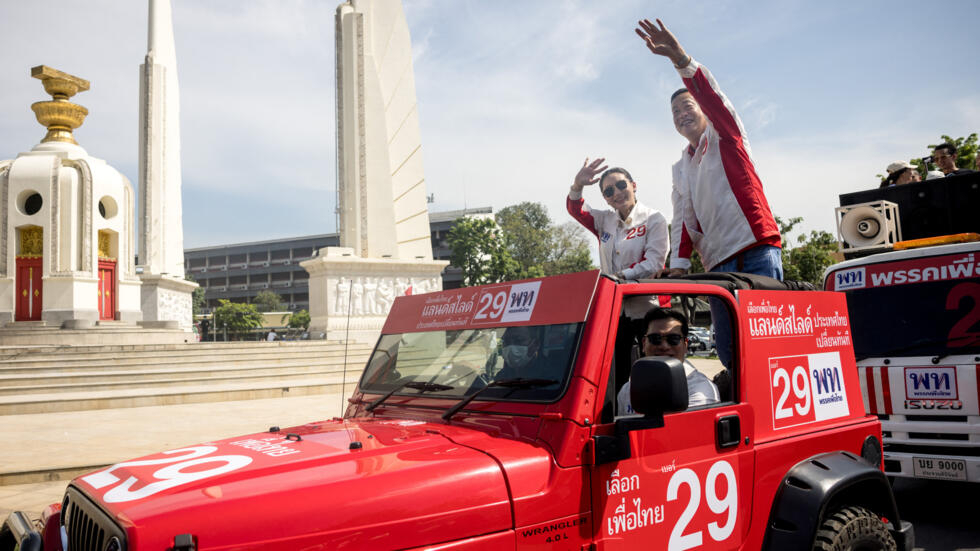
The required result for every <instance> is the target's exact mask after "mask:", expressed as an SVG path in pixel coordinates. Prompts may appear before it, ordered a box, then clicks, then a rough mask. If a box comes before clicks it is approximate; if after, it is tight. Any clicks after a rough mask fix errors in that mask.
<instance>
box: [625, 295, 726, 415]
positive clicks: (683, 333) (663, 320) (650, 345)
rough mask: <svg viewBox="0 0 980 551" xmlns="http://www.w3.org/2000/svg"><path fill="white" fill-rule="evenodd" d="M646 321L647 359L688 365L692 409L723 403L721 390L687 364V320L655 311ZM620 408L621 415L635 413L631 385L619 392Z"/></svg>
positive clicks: (645, 348)
mask: <svg viewBox="0 0 980 551" xmlns="http://www.w3.org/2000/svg"><path fill="white" fill-rule="evenodd" d="M643 321H644V322H645V323H646V334H644V335H643V342H642V348H643V355H644V356H669V357H671V358H677V359H678V360H680V362H681V363H682V364H684V373H685V374H686V375H687V400H688V401H687V405H688V407H693V406H703V405H706V404H715V403H717V402H718V401H719V400H720V398H719V394H718V387H716V386H715V384H714V383H712V382H711V380H709V379H708V377H706V376H705V375H704V374H703V373H701V372H700V371H698V370H697V369H696V368H695V367H694V366H693V365H692V364H691V362H689V361H687V334H688V331H689V327H688V323H687V317H686V316H685V315H684V314H682V313H680V312H678V311H676V310H666V309H663V308H654V309H653V310H650V311H649V312H647V315H646V317H644V318H643ZM617 404H619V405H618V406H617V410H618V412H619V413H618V414H619V415H632V414H633V413H634V411H633V407H632V406H631V405H630V383H629V381H626V384H625V385H623V388H621V389H620V390H619V394H618V395H617Z"/></svg>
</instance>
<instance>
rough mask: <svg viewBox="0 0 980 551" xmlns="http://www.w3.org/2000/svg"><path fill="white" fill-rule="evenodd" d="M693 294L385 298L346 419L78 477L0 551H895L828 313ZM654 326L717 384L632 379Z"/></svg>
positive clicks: (810, 301) (763, 282) (595, 290)
mask: <svg viewBox="0 0 980 551" xmlns="http://www.w3.org/2000/svg"><path fill="white" fill-rule="evenodd" d="M696 277H697V278H701V279H695V278H687V279H671V280H650V281H645V282H628V283H622V282H617V281H615V280H612V279H609V278H607V277H604V276H600V275H599V273H598V272H583V273H577V274H569V275H565V276H558V277H551V278H544V279H535V280H525V281H518V282H510V283H503V284H498V285H486V286H481V287H471V288H464V289H455V290H451V291H442V292H438V293H431V294H426V295H416V296H407V297H401V298H399V299H397V300H396V301H395V303H394V306H393V308H392V310H391V313H390V315H389V317H388V320H387V322H386V324H385V327H384V329H383V331H382V335H381V337H380V339H379V340H378V343H377V346H376V348H375V351H374V353H373V355H372V357H371V359H370V360H369V362H368V364H367V366H366V368H365V370H364V373H363V375H362V377H361V380H360V383H359V387H358V389H357V390H356V392H355V393H354V395H353V397H351V398H350V400H349V402H350V405H349V408H348V410H347V412H346V415H345V416H344V418H343V419H332V420H329V421H321V422H315V423H310V424H308V425H303V426H298V427H292V428H288V429H282V430H280V429H279V428H277V427H273V428H272V429H270V431H269V432H267V433H259V434H253V435H249V436H243V437H239V438H231V439H228V440H223V441H219V442H208V443H204V444H201V445H199V446H193V447H189V448H183V449H178V450H171V451H167V452H163V453H160V454H157V455H152V456H148V457H144V458H141V459H137V460H134V461H127V462H124V463H119V464H117V465H113V466H111V467H109V468H106V469H103V470H100V471H97V472H94V473H91V474H88V475H85V476H81V477H79V478H77V479H75V480H74V481H73V482H72V483H71V485H70V486H69V487H68V490H67V492H66V494H65V498H64V501H63V502H62V504H61V505H60V506H58V505H53V506H50V507H49V508H48V509H47V510H46V511H45V513H44V515H43V517H42V524H41V526H40V527H39V528H38V530H39V532H38V531H36V530H35V529H34V527H33V526H32V524H31V523H29V522H28V521H27V520H26V518H25V516H24V515H23V514H21V513H14V514H12V515H11V516H10V518H9V519H8V520H7V522H6V524H5V526H4V530H3V533H2V534H0V541H3V542H5V543H0V549H10V548H13V547H14V545H16V544H18V543H19V544H20V546H21V547H20V549H46V550H56V549H60V550H65V549H67V550H69V551H76V550H95V551H121V550H137V549H152V550H161V549H173V550H191V549H228V550H230V549H236V550H242V549H289V550H293V549H370V550H379V549H411V550H416V549H432V550H435V549H440V550H443V549H444V550H450V549H451V550H463V549H466V550H500V549H521V550H531V549H541V550H544V549H548V550H551V549H572V550H588V549H596V550H599V549H641V548H642V549H666V550H669V551H680V550H685V549H705V550H715V549H747V550H758V549H769V550H780V551H782V550H787V549H896V548H898V549H905V550H908V549H911V548H912V543H913V542H912V540H913V537H912V527H911V525H910V524H909V523H908V522H902V521H900V519H899V515H898V510H897V508H896V505H895V501H894V498H893V496H892V493H891V489H890V487H889V485H888V482H887V481H886V479H885V476H884V474H883V473H882V471H881V461H882V452H881V428H880V425H879V423H878V420H877V419H876V418H875V417H873V416H869V415H866V414H865V413H864V404H863V403H862V400H861V391H860V383H859V381H858V376H857V371H856V368H855V365H854V355H853V352H852V348H851V342H850V339H851V337H850V331H849V327H848V320H847V307H846V303H845V300H844V295H842V294H839V293H832V292H822V291H795V290H787V287H789V285H788V284H784V283H781V282H777V281H775V280H767V279H765V278H757V277H755V276H753V277H752V278H748V277H743V276H742V275H741V274H720V275H717V274H699V275H698V276H696ZM706 278H716V279H706ZM656 307H661V308H669V309H671V310H673V311H675V312H681V313H682V314H683V315H684V316H685V317H686V319H687V320H688V321H689V326H698V327H711V326H712V325H713V326H714V327H715V328H716V329H717V328H719V327H722V326H723V325H724V324H727V326H724V327H727V329H729V332H730V333H731V334H732V336H733V338H732V340H731V341H730V342H729V344H730V345H731V346H730V347H729V348H730V349H731V350H732V352H733V354H732V358H731V359H730V360H729V361H728V364H729V365H727V366H726V365H722V364H721V362H720V361H718V360H715V359H713V358H708V357H688V358H683V357H678V356H676V355H675V356H673V357H667V356H655V357H640V356H642V355H643V354H642V352H641V351H642V350H643V347H642V346H640V345H638V344H637V343H639V342H642V339H644V337H645V336H646V334H647V329H648V328H647V327H644V326H643V325H644V323H645V322H643V321H642V320H641V321H637V319H638V318H642V316H643V314H644V313H645V311H646V310H649V309H651V308H656ZM712 307H713V308H712ZM712 310H714V311H715V312H724V313H723V314H717V313H716V315H715V319H712V314H711V312H712ZM721 318H723V319H721ZM652 325H653V324H652V322H651V323H650V324H649V326H652ZM718 333H719V335H722V334H723V333H724V332H723V331H719V332H718ZM646 338H647V340H648V341H649V342H651V343H653V342H655V341H656V340H659V339H663V341H662V342H670V343H676V346H677V347H678V348H680V349H683V348H685V345H684V343H683V341H682V340H680V339H677V338H673V339H672V338H670V336H669V335H667V336H664V335H659V336H657V337H653V338H650V337H646ZM719 344H720V345H721V344H722V343H719ZM692 377H693V378H694V379H692ZM627 379H629V383H630V388H629V389H628V392H625V393H623V392H620V390H621V389H622V387H623V386H624V384H626V382H627ZM695 379H696V380H697V381H699V382H698V384H699V385H700V386H703V385H704V384H705V383H706V381H710V383H709V384H710V385H711V386H713V387H714V389H715V390H713V391H711V392H710V393H711V394H714V396H713V397H711V398H710V399H708V400H707V401H706V403H701V405H689V403H691V400H690V399H689V389H688V381H689V380H695ZM715 391H716V393H715ZM627 395H628V396H629V400H630V402H631V406H632V410H633V411H636V412H638V413H634V414H630V415H618V414H617V413H618V412H619V411H621V410H622V409H623V404H618V403H617V402H618V401H625V396H627ZM42 540H43V541H42Z"/></svg>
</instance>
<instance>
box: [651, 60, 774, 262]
mask: <svg viewBox="0 0 980 551" xmlns="http://www.w3.org/2000/svg"><path fill="white" fill-rule="evenodd" d="M678 73H680V75H681V77H682V78H683V79H684V84H685V85H686V86H687V89H688V91H690V92H691V95H692V96H693V97H694V99H695V100H696V101H697V102H698V105H699V106H700V107H701V111H702V112H703V113H704V115H705V117H707V119H708V126H707V129H706V130H705V131H704V134H703V135H702V136H701V141H700V143H698V147H697V149H694V148H692V147H691V146H690V145H689V146H688V147H686V148H684V151H683V152H682V153H681V159H680V160H679V161H677V163H676V164H674V171H673V172H674V174H673V177H674V188H673V192H672V193H671V200H672V202H673V204H674V219H673V221H672V222H671V243H672V244H673V252H672V254H671V257H670V267H671V268H690V266H691V261H690V258H691V251H692V248H693V249H696V250H697V251H698V252H699V253H700V254H701V262H702V263H703V264H704V267H705V269H706V270H711V269H712V268H714V267H715V266H717V265H718V264H721V263H722V262H724V261H725V260H728V259H729V258H731V257H732V256H734V255H736V254H737V253H740V252H742V251H744V250H747V249H750V248H752V247H754V246H756V245H773V246H776V247H779V246H780V238H779V226H777V225H776V220H775V218H774V217H773V215H772V210H771V209H770V208H769V203H768V201H766V196H765V193H764V192H763V190H762V182H761V181H760V180H759V176H758V175H757V174H756V172H755V165H754V163H753V161H752V155H751V150H750V148H749V142H748V138H746V136H745V129H744V128H743V127H742V121H741V120H739V118H738V115H736V114H735V108H734V107H733V106H732V104H731V102H729V101H728V98H727V97H725V95H724V94H723V93H722V92H721V89H719V88H718V83H717V82H716V81H715V79H714V77H713V76H711V73H710V72H708V69H707V68H705V67H704V66H703V65H701V64H699V63H698V62H696V61H694V60H693V59H692V60H691V62H690V63H689V64H688V65H687V66H686V67H684V68H682V69H678Z"/></svg>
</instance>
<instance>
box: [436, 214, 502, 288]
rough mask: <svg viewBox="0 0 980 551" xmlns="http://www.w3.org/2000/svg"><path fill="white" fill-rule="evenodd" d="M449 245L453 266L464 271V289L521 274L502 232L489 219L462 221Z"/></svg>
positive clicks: (452, 231)
mask: <svg viewBox="0 0 980 551" xmlns="http://www.w3.org/2000/svg"><path fill="white" fill-rule="evenodd" d="M447 241H448V242H449V248H450V249H451V250H452V251H453V253H452V257H451V258H450V262H451V263H452V265H453V266H456V267H457V268H459V269H460V270H462V271H463V285H467V286H469V285H484V284H487V283H498V282H501V281H505V280H507V279H513V278H514V276H515V274H516V273H517V271H518V268H519V267H518V265H517V262H516V261H515V260H514V258H513V257H512V256H511V254H510V251H508V250H507V246H506V243H505V242H504V238H503V236H502V235H501V231H500V228H499V227H497V224H496V222H494V221H493V220H491V219H489V218H461V219H460V220H458V221H457V222H456V224H455V225H454V226H453V229H451V230H450V231H449V235H448V236H447Z"/></svg>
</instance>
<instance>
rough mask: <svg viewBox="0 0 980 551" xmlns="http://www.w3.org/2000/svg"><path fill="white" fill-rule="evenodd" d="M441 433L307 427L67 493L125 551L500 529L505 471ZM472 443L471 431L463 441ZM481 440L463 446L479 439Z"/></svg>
mask: <svg viewBox="0 0 980 551" xmlns="http://www.w3.org/2000/svg"><path fill="white" fill-rule="evenodd" d="M447 428H449V427H447V426H446V425H442V424H428V423H423V422H419V421H409V420H381V419H352V420H334V421H327V422H322V423H312V424H309V425H303V426H300V427H294V428H290V429H286V430H283V431H279V432H268V433H259V434H253V435H250V436H244V437H236V438H230V439H227V440H221V441H216V442H208V443H204V444H200V445H198V446H190V447H187V448H181V449H180V450H172V451H169V452H163V453H159V454H155V455H152V456H146V457H144V458H141V459H139V460H135V461H127V462H124V463H119V464H117V465H114V466H112V467H109V468H107V469H103V470H101V471H96V472H95V473H91V474H88V475H85V476H82V477H79V478H77V479H75V481H74V482H73V484H74V485H75V486H76V487H78V488H80V489H81V490H82V491H83V492H84V493H85V494H87V495H88V496H90V497H92V498H93V500H94V501H95V502H96V503H97V504H98V505H99V506H100V507H101V508H102V509H104V510H106V511H107V512H108V513H110V514H111V516H113V517H114V518H115V519H116V521H117V522H118V523H119V524H120V525H121V526H122V527H123V528H125V529H126V531H127V534H128V538H129V548H130V549H136V548H140V549H142V548H146V549H151V548H152V549H163V548H166V547H169V546H171V545H173V538H174V536H175V535H178V534H188V533H189V534H193V535H195V536H196V538H197V542H198V546H199V547H198V548H199V549H209V548H225V547H228V548H235V549H243V548H252V546H257V547H263V546H264V547H270V546H271V547H275V548H278V547H281V548H284V549H285V548H305V547H307V546H310V545H314V543H315V542H317V541H321V542H322V541H324V540H326V541H330V542H331V548H338V549H340V548H344V549H358V548H370V549H384V548H396V547H397V548H408V547H414V546H418V545H425V544H430V543H435V542H444V541H452V540H455V539H458V538H462V537H467V536H473V535H478V534H487V533H491V532H497V531H500V530H507V529H510V528H511V527H512V526H513V520H512V516H511V505H510V499H509V495H508V490H507V484H506V481H505V478H504V476H503V474H502V472H501V467H500V466H499V465H498V463H497V462H496V461H495V460H494V459H493V458H492V457H490V456H489V455H488V454H487V453H484V452H482V451H478V449H474V447H477V448H478V447H479V446H473V445H472V444H471V443H468V444H467V445H460V444H456V443H454V441H453V440H451V439H450V438H448V437H447V436H445V435H444V434H442V433H441V432H440V431H441V430H443V429H447ZM469 432H475V431H469ZM480 436H483V437H485V438H489V436H487V435H485V434H483V433H480V435H479V436H478V435H469V438H468V439H469V440H478V439H479V438H480Z"/></svg>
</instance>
